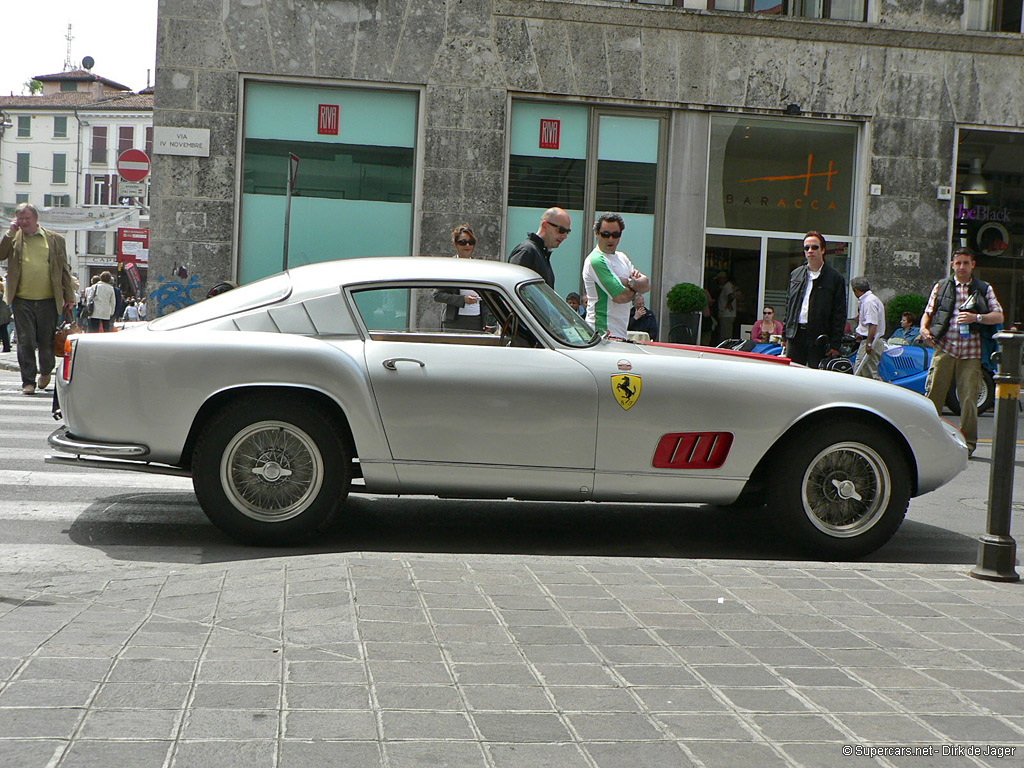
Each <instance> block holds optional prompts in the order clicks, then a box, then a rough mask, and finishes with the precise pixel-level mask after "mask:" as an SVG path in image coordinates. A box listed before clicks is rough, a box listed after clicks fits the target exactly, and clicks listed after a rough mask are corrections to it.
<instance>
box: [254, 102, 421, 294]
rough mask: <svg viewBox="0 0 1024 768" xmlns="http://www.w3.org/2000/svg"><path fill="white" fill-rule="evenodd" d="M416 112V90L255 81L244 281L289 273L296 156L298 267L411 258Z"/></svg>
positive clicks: (294, 259) (294, 254)
mask: <svg viewBox="0 0 1024 768" xmlns="http://www.w3.org/2000/svg"><path fill="white" fill-rule="evenodd" d="M417 109H418V97H417V94H415V93H410V92H403V91H389V90H374V89H363V88H327V87H314V86H304V85H284V84H279V83H257V82H249V83H247V84H246V88H245V137H244V158H243V168H242V204H241V215H240V222H241V223H240V226H241V231H240V237H239V251H238V252H239V265H238V274H239V280H240V282H243V283H248V282H252V281H254V280H257V279H259V278H261V277H265V276H266V275H270V274H273V273H274V272H277V271H279V270H280V269H281V266H282V255H283V246H284V213H285V191H286V189H285V187H286V183H287V175H288V155H289V153H291V154H295V155H297V156H298V157H299V168H298V174H297V176H296V182H295V189H294V190H293V193H292V207H291V226H290V241H289V255H288V262H289V266H300V265H302V264H311V263H314V262H318V261H326V260H329V259H339V258H352V257H360V256H395V255H401V254H408V253H409V252H410V248H411V247H412V225H413V210H412V199H413V193H414V189H415V170H414V169H415V151H416V120H417Z"/></svg>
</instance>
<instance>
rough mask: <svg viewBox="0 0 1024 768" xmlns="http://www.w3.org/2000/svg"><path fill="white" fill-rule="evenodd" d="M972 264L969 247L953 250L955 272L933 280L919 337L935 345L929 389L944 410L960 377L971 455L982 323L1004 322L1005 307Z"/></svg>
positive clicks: (928, 393) (974, 443) (963, 426)
mask: <svg viewBox="0 0 1024 768" xmlns="http://www.w3.org/2000/svg"><path fill="white" fill-rule="evenodd" d="M974 266H975V261H974V254H972V253H971V251H970V249H968V248H958V249H957V250H955V251H954V252H953V277H947V278H946V279H945V280H942V281H940V282H938V283H936V284H935V287H934V288H932V294H931V297H930V298H929V299H928V306H927V307H926V308H925V310H924V314H923V315H921V338H923V339H924V340H925V342H927V343H928V344H930V345H931V346H933V347H935V355H934V357H932V365H931V368H929V369H928V382H927V384H926V385H925V395H926V396H927V397H928V398H929V399H931V401H932V402H933V403H935V409H936V410H937V411H938V412H939V414H940V415H941V414H942V405H943V403H945V402H946V394H947V393H948V392H949V385H950V383H951V382H952V380H953V378H954V377H956V393H957V399H958V400H959V401H960V431H961V432H963V433H964V438H965V439H966V440H967V450H968V455H972V454H973V453H974V449H975V448H976V447H977V445H978V392H979V390H980V388H981V326H982V325H998V324H999V323H1001V322H1003V307H1002V305H1000V303H999V300H998V299H997V298H996V294H995V291H993V290H992V286H991V285H989V284H988V283H986V282H984V281H983V280H978V279H976V278H975V277H974ZM963 326H966V328H963ZM963 330H966V331H967V332H966V333H963V332H962V331H963Z"/></svg>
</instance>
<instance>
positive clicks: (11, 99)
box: [0, 91, 153, 110]
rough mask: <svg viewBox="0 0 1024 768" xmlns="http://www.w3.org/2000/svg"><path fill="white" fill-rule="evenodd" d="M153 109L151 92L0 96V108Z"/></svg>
mask: <svg viewBox="0 0 1024 768" xmlns="http://www.w3.org/2000/svg"><path fill="white" fill-rule="evenodd" d="M76 107H77V108H78V109H89V110H96V109H111V110H113V109H153V94H151V93H131V92H129V93H124V94H121V93H118V94H108V95H105V96H102V97H100V98H96V96H94V95H93V94H91V93H80V92H77V91H66V92H63V93H53V94H50V95H49V96H0V109H65V110H66V109H74V108H76Z"/></svg>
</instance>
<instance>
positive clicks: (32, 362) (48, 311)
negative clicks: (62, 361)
mask: <svg viewBox="0 0 1024 768" xmlns="http://www.w3.org/2000/svg"><path fill="white" fill-rule="evenodd" d="M11 309H13V310H14V327H15V329H17V331H18V367H19V368H21V383H22V384H35V383H36V374H39V373H45V374H50V373H53V365H54V363H55V362H56V359H57V358H56V356H55V355H54V354H53V337H54V335H56V333H57V320H58V319H59V318H58V316H57V305H56V304H55V303H54V301H53V299H20V298H17V297H15V299H14V301H13V302H12V303H11ZM37 354H38V356H39V367H38V368H37V367H36V355H37Z"/></svg>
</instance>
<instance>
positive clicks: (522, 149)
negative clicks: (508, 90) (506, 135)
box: [509, 101, 589, 158]
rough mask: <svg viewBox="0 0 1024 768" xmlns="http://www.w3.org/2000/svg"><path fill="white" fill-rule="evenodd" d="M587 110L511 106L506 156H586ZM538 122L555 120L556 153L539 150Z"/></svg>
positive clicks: (560, 106)
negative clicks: (556, 131) (510, 123)
mask: <svg viewBox="0 0 1024 768" xmlns="http://www.w3.org/2000/svg"><path fill="white" fill-rule="evenodd" d="M588 114H589V109H588V108H587V107H578V106H573V105H567V104H542V103H539V102H533V101H517V102H514V103H513V104H512V134H511V137H510V141H509V145H510V146H509V154H512V155H533V156H536V157H574V158H585V157H586V156H587V115H588ZM541 120H559V121H560V126H559V141H558V149H541V146H540V140H541V135H540V128H541V124H540V123H541Z"/></svg>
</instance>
